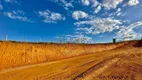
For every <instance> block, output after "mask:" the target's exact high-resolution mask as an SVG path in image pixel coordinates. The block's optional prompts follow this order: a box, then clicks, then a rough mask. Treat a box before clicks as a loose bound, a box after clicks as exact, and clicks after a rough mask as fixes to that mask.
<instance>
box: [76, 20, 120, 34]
mask: <svg viewBox="0 0 142 80" xmlns="http://www.w3.org/2000/svg"><path fill="white" fill-rule="evenodd" d="M121 24H122V23H121V21H120V20H114V19H111V18H95V19H92V20H90V21H80V22H76V23H75V25H77V26H78V27H80V26H81V28H78V29H80V30H83V31H85V33H87V34H100V33H104V32H112V31H113V30H117V29H119V28H120V25H121Z"/></svg>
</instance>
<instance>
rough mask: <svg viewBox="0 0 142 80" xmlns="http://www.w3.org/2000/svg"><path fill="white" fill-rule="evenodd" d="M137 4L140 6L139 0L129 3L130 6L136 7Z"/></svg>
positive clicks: (130, 0) (131, 0)
mask: <svg viewBox="0 0 142 80" xmlns="http://www.w3.org/2000/svg"><path fill="white" fill-rule="evenodd" d="M137 4H139V0H129V2H128V5H129V6H134V5H137Z"/></svg>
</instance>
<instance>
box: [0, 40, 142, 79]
mask: <svg viewBox="0 0 142 80" xmlns="http://www.w3.org/2000/svg"><path fill="white" fill-rule="evenodd" d="M141 79H142V41H132V42H128V44H125V45H123V46H121V47H119V48H115V49H111V50H107V51H102V52H96V53H92V54H91V53H90V54H88V55H80V56H76V57H73V58H68V59H63V60H58V61H53V62H45V63H41V64H35V65H28V66H23V67H18V68H13V69H7V70H2V71H1V72H0V80H141Z"/></svg>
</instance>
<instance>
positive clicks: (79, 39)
mask: <svg viewBox="0 0 142 80" xmlns="http://www.w3.org/2000/svg"><path fill="white" fill-rule="evenodd" d="M67 39H68V40H67V41H68V42H74V43H89V42H92V37H89V36H85V35H83V34H77V35H67Z"/></svg>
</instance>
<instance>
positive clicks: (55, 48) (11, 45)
mask: <svg viewBox="0 0 142 80" xmlns="http://www.w3.org/2000/svg"><path fill="white" fill-rule="evenodd" d="M125 44H127V42H125V43H117V44H96V45H94V44H56V43H52V44H49V43H25V42H12V41H11V42H8V41H0V69H6V68H13V67H18V66H23V65H30V64H36V63H42V62H50V61H55V60H61V59H65V58H70V57H74V56H79V55H85V54H89V53H96V52H101V51H105V50H110V49H114V48H117V47H120V46H123V45H125Z"/></svg>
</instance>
